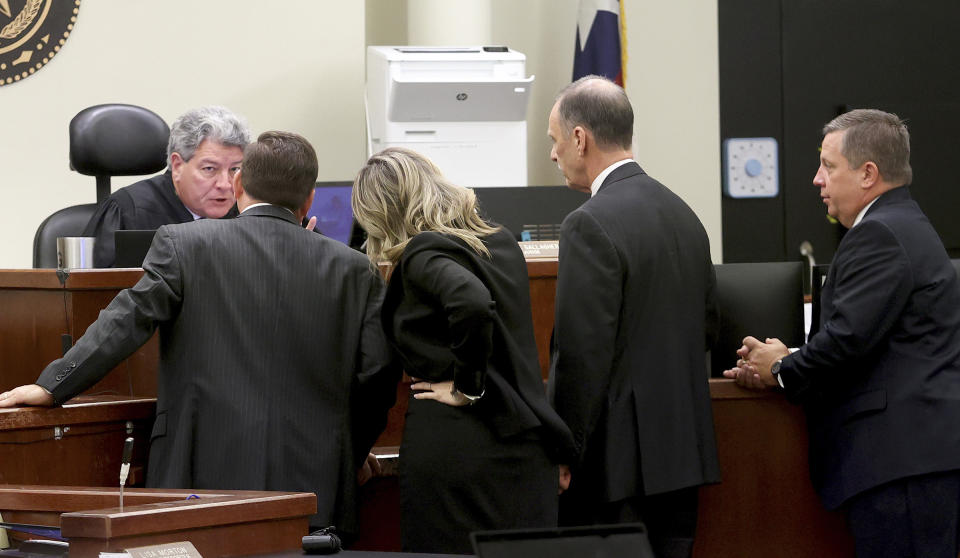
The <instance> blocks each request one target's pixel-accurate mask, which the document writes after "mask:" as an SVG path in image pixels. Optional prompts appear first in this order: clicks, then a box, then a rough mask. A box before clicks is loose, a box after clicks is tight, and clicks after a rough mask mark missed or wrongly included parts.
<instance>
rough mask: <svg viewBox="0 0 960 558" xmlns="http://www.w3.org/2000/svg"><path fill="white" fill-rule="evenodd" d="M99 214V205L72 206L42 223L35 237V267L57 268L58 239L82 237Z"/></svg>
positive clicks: (55, 213)
mask: <svg viewBox="0 0 960 558" xmlns="http://www.w3.org/2000/svg"><path fill="white" fill-rule="evenodd" d="M96 212H97V204H95V203H85V204H83V205H71V206H70V207H65V208H63V209H61V210H59V211H55V212H54V213H53V214H51V215H50V216H49V217H47V218H46V219H44V220H43V222H42V223H40V226H39V227H38V228H37V234H36V236H34V237H33V267H35V268H44V267H57V263H58V262H57V238H59V237H61V236H80V235H81V234H82V233H83V229H84V227H86V226H87V222H88V221H90V218H91V217H93V214H94V213H96Z"/></svg>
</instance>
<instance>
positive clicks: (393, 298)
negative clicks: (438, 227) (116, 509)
mask: <svg viewBox="0 0 960 558" xmlns="http://www.w3.org/2000/svg"><path fill="white" fill-rule="evenodd" d="M483 241H484V244H485V245H486V246H487V248H488V249H489V250H490V257H489V258H488V257H486V256H483V255H480V254H478V253H476V252H475V251H474V250H473V249H472V248H470V247H469V246H468V245H467V244H466V242H464V241H462V240H460V239H459V238H456V237H454V236H447V235H443V234H439V233H435V232H423V233H420V234H418V235H417V236H415V237H414V238H413V240H411V241H410V243H409V244H408V245H407V247H406V249H405V250H404V252H403V256H402V257H401V259H400V261H399V262H398V263H397V265H396V266H395V267H394V269H393V272H392V274H391V276H390V284H389V287H388V288H387V295H386V298H385V300H384V303H383V320H384V328H385V330H386V331H387V335H388V337H389V338H390V341H391V343H392V344H393V345H394V346H395V347H396V348H397V352H398V354H399V355H400V358H401V360H402V362H403V365H404V368H405V369H406V371H407V372H408V373H409V374H411V375H417V376H419V377H421V378H423V379H425V380H428V381H445V380H453V382H454V385H455V386H456V387H457V389H458V390H460V391H462V392H463V393H467V394H470V395H477V394H480V393H484V395H483V398H482V399H481V400H480V401H479V402H478V403H477V405H476V411H477V413H479V414H480V415H481V416H482V417H483V418H484V419H485V420H486V421H487V423H488V424H490V426H491V428H493V429H494V431H495V432H496V433H497V434H498V435H500V436H511V435H515V434H518V433H520V432H524V431H528V430H530V429H533V428H537V427H540V428H541V430H540V433H541V437H542V439H544V440H545V442H546V444H547V445H548V447H549V449H550V450H552V453H553V455H554V457H557V458H559V456H560V455H563V456H566V455H567V454H568V452H569V451H570V449H571V440H570V431H569V430H568V429H567V427H566V425H565V424H563V422H562V421H561V420H560V418H559V417H558V416H557V414H556V412H554V410H553V409H552V408H551V407H550V405H549V404H548V403H547V398H546V394H545V392H544V388H543V379H542V378H541V376H540V365H539V359H538V358H537V345H536V341H535V340H534V335H533V318H532V316H531V310H530V287H529V280H528V274H527V265H526V261H525V260H524V257H523V252H521V250H520V247H519V246H518V245H517V241H516V240H514V238H513V236H512V235H511V234H510V233H509V231H507V230H506V229H501V230H499V231H497V232H496V233H494V234H492V235H490V236H487V237H485V238H484V239H483Z"/></svg>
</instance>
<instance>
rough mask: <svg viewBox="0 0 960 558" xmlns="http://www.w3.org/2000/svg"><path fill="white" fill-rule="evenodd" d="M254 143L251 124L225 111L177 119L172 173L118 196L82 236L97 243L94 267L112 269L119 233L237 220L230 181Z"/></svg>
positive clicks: (170, 146)
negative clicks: (165, 226) (115, 244)
mask: <svg viewBox="0 0 960 558" xmlns="http://www.w3.org/2000/svg"><path fill="white" fill-rule="evenodd" d="M249 142H250V130H249V128H248V127H247V123H246V121H245V120H244V119H243V118H241V117H239V116H237V115H236V114H234V113H233V112H231V111H229V110H228V109H226V108H223V107H217V106H206V107H200V108H196V109H193V110H190V111H188V112H186V113H185V114H183V115H182V116H180V117H179V118H177V119H176V120H175V121H174V122H173V126H172V127H171V128H170V139H169V141H168V143H167V164H168V165H169V167H168V168H167V171H166V172H165V173H163V174H161V175H158V176H155V177H153V178H149V179H146V180H141V181H140V182H137V183H135V184H131V185H130V186H127V187H125V188H121V189H119V190H117V191H116V192H114V193H113V194H112V195H111V196H110V197H109V198H107V200H106V201H105V202H104V203H103V205H101V206H100V207H99V208H98V209H97V212H96V213H95V214H94V215H93V217H91V218H90V222H89V223H87V226H86V228H85V229H84V231H83V236H92V237H95V238H96V239H97V240H96V243H95V244H94V253H93V262H94V265H95V266H96V267H112V266H113V264H114V261H115V260H116V251H115V247H114V238H113V237H114V233H115V232H116V231H118V230H135V229H156V228H158V227H160V226H162V225H169V224H173V223H189V222H190V221H193V220H195V219H199V218H209V219H219V218H220V217H234V216H236V209H235V207H234V204H235V203H236V199H235V198H234V195H233V188H232V186H231V180H232V178H233V175H234V174H236V172H237V170H239V168H240V162H241V161H242V160H243V148H244V147H245V146H246V145H247V144H248V143H249Z"/></svg>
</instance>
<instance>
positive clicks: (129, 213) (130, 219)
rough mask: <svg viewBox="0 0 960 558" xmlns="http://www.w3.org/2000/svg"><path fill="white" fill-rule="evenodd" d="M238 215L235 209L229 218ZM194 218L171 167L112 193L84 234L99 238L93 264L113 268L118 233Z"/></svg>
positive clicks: (95, 246) (188, 220) (88, 224)
mask: <svg viewBox="0 0 960 558" xmlns="http://www.w3.org/2000/svg"><path fill="white" fill-rule="evenodd" d="M236 215H237V211H236V208H234V209H231V210H230V211H229V212H228V213H227V215H225V217H236ZM191 221H193V215H192V214H191V213H190V211H189V210H188V209H187V207H186V206H185V205H183V202H182V201H180V198H179V197H178V196H177V191H176V190H175V189H174V187H173V178H172V177H171V174H170V171H169V170H168V171H167V172H165V173H163V174H158V175H157V176H154V177H153V178H148V179H146V180H141V181H139V182H135V183H134V184H131V185H130V186H127V187H125V188H120V189H119V190H117V191H116V192H114V193H113V194H111V195H110V197H109V198H107V200H106V201H105V202H103V205H101V206H100V207H98V208H97V212H96V213H95V214H94V215H93V217H91V218H90V222H89V223H87V226H86V228H85V229H84V230H83V236H92V237H95V238H96V239H97V240H96V242H95V243H94V246H93V264H94V265H95V266H96V267H113V263H114V261H115V260H116V248H115V244H114V238H113V233H114V232H116V231H118V230H153V229H156V228H159V227H160V226H162V225H171V224H174V223H189V222H191Z"/></svg>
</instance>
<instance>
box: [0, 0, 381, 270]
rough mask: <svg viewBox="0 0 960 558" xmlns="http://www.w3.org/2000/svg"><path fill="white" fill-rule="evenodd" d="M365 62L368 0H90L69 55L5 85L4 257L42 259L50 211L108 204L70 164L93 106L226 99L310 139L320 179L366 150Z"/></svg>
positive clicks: (0, 158) (12, 263)
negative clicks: (74, 130)
mask: <svg viewBox="0 0 960 558" xmlns="http://www.w3.org/2000/svg"><path fill="white" fill-rule="evenodd" d="M363 64H364V5H363V2H354V1H351V2H342V1H340V0H284V1H282V2H236V1H235V0H203V1H201V2H198V1H194V0H168V1H165V2H155V1H148V0H112V1H111V0H85V1H83V2H82V3H81V5H80V14H79V19H78V21H77V24H76V27H75V29H74V31H73V33H72V34H71V35H70V38H69V39H68V40H67V43H66V45H65V46H64V48H63V49H62V50H61V51H60V53H59V54H58V55H57V56H56V57H55V58H53V60H51V61H50V63H49V64H48V65H47V66H45V67H44V68H43V69H41V70H40V71H39V72H37V73H36V74H35V75H33V76H32V77H30V78H29V79H26V80H23V81H21V82H19V83H15V84H13V85H10V86H4V87H0V199H3V200H5V202H6V204H5V205H6V207H5V209H4V211H3V214H4V217H3V219H2V220H0V238H2V239H3V242H0V268H21V267H30V266H31V265H32V246H33V235H34V232H35V231H36V229H37V226H38V225H39V224H40V222H41V221H42V220H43V219H44V218H45V217H46V216H47V215H49V214H50V213H52V212H54V211H55V210H57V209H60V208H62V207H66V206H68V205H72V204H77V203H89V202H93V201H95V197H96V190H95V187H94V179H93V177H86V176H81V175H79V174H77V173H75V172H71V171H70V170H69V167H68V143H67V125H68V123H69V121H70V118H72V117H73V115H75V114H76V113H77V112H79V111H80V110H82V109H83V108H85V107H87V106H90V105H95V104H100V103H108V102H124V103H132V104H138V105H142V106H145V107H147V108H150V109H151V110H153V111H155V112H157V113H158V114H160V116H162V117H163V118H165V119H166V120H167V121H168V122H169V121H172V120H173V119H174V118H176V116H177V115H179V114H180V113H182V112H183V111H185V110H187V109H189V108H191V107H193V106H198V105H202V104H220V105H224V106H226V107H229V108H230V109H232V110H234V111H236V112H238V113H240V114H243V115H244V116H246V117H247V119H248V120H249V122H250V126H251V128H252V129H253V131H254V133H259V132H262V131H264V130H267V129H286V130H292V131H295V132H299V133H301V134H303V135H304V136H306V137H307V138H308V139H309V140H310V141H311V142H312V143H313V144H314V147H316V149H317V153H318V154H319V156H320V161H321V169H320V179H321V180H341V179H352V178H353V176H354V174H355V173H356V171H357V169H358V168H359V167H360V165H361V164H362V163H363V161H364V157H365V154H366V153H365V147H364V141H365V140H364V137H365V136H364V124H363V123H364V116H363V81H364V70H363ZM131 181H132V179H129V178H123V177H120V178H116V179H114V180H113V187H114V189H116V188H120V187H122V186H125V185H126V184H129V183H130V182H131Z"/></svg>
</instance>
